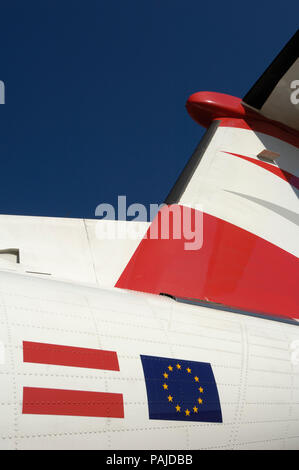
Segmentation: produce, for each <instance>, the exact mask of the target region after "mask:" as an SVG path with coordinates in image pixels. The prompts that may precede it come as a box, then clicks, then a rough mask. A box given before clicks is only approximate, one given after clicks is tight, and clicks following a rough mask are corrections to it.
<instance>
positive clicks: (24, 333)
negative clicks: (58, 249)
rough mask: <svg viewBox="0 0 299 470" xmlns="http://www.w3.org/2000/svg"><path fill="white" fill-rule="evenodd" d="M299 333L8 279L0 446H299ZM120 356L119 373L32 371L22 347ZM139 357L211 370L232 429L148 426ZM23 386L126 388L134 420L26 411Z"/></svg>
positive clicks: (0, 290)
mask: <svg viewBox="0 0 299 470" xmlns="http://www.w3.org/2000/svg"><path fill="white" fill-rule="evenodd" d="M298 331H299V330H298V327H297V326H294V325H288V324H284V323H280V322H275V321H271V320H263V319H258V318H253V317H247V316H245V315H238V314H233V313H228V312H221V311H216V310H213V309H208V308H204V307H198V306H192V305H186V304H181V303H177V302H175V301H173V300H172V299H169V298H166V297H161V296H153V295H149V294H141V293H135V292H129V291H122V290H118V289H111V290H102V289H99V288H92V287H87V286H80V285H72V284H69V283H63V282H58V281H53V280H52V281H51V280H49V279H38V278H34V277H30V276H24V275H20V274H12V273H0V338H1V341H2V342H3V343H4V345H5V348H6V350H7V360H6V363H5V365H1V368H0V416H1V420H0V448H1V449H9V448H14V449H65V448H68V449H78V448H79V449H84V448H87V449H88V448H94V449H144V448H149V449H198V448H201V449H210V448H215V449H261V448H267V449H268V448H275V449H293V448H297V449H299V400H298V390H299V366H295V365H294V363H293V362H292V360H291V353H292V349H291V348H290V345H291V344H293V342H294V341H296V340H298V339H299V332H298ZM24 340H25V341H37V342H43V343H51V344H60V345H69V346H77V347H83V348H84V347H87V348H98V349H105V350H110V351H116V352H117V355H118V359H119V365H120V371H119V372H114V371H101V370H92V369H80V368H76V367H63V366H54V365H53V366H52V365H43V364H30V363H23V355H22V342H23V341H24ZM140 354H146V355H154V356H162V357H169V358H176V359H182V360H183V359H185V360H195V361H202V362H209V363H211V365H212V368H213V372H214V375H215V378H216V382H217V386H218V391H219V395H220V400H221V407H222V413H223V423H200V422H192V423H188V422H185V421H184V422H180V421H164V420H150V419H149V417H148V406H147V395H146V387H145V381H144V376H143V371H142V365H141V361H140ZM24 386H32V387H46V388H63V389H74V390H88V391H106V392H117V393H122V394H123V395H124V409H125V418H124V419H108V418H84V417H71V416H41V415H23V414H22V389H23V387H24Z"/></svg>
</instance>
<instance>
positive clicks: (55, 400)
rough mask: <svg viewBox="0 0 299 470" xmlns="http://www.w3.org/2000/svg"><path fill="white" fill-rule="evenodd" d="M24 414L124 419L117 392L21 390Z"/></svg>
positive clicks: (122, 406) (122, 407)
mask: <svg viewBox="0 0 299 470" xmlns="http://www.w3.org/2000/svg"><path fill="white" fill-rule="evenodd" d="M23 414H38V415H61V416H65V415H67V416H93V417H98V418H100V417H107V418H123V417H124V405H123V396H122V395H121V394H120V393H102V392H83V391H78V390H58V389H57V390H56V389H51V388H33V387H24V388H23Z"/></svg>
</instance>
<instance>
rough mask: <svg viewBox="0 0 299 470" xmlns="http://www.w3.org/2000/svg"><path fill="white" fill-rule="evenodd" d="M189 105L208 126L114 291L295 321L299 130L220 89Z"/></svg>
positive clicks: (297, 306) (297, 313)
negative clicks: (193, 240)
mask: <svg viewBox="0 0 299 470" xmlns="http://www.w3.org/2000/svg"><path fill="white" fill-rule="evenodd" d="M187 110H188V112H189V114H190V115H191V116H192V117H193V119H195V120H196V121H197V122H198V123H200V124H202V125H204V126H205V127H208V131H207V133H206V135H205V136H204V138H203V140H202V141H201V143H200V145H199V146H198V148H197V149H196V151H195V153H194V154H193V156H192V157H191V159H190V160H189V162H188V163H187V165H186V167H185V169H184V170H183V172H182V174H181V176H180V177H179V179H178V181H177V182H176V184H175V186H174V188H173V190H172V191H171V192H170V194H169V196H168V198H167V201H166V202H167V204H168V205H166V206H165V207H163V208H162V209H161V211H160V213H159V214H158V216H157V217H156V219H155V220H154V221H153V223H152V225H151V227H150V228H149V230H148V233H147V235H146V236H145V238H144V239H143V240H142V241H141V243H140V244H139V246H138V248H137V250H136V251H135V253H134V255H133V257H132V258H131V260H130V262H129V263H128V265H127V267H126V268H125V270H124V272H123V273H122V275H121V277H120V278H119V280H118V282H117V284H116V287H119V288H125V289H132V290H137V291H143V292H150V293H154V294H160V293H165V294H169V295H172V296H174V297H180V298H188V299H192V300H196V301H201V302H205V303H206V304H207V305H211V306H212V305H215V304H218V305H220V306H221V305H222V306H223V307H225V308H231V309H235V310H236V309H237V310H240V311H244V312H248V313H257V314H261V315H267V316H270V317H273V316H276V317H287V318H297V319H298V318H299V294H298V289H297V283H298V278H299V266H298V254H299V249H298V238H299V210H298V194H299V191H298V190H299V132H297V131H296V130H295V129H294V128H290V127H288V126H286V125H285V124H284V123H283V122H280V123H279V122H278V121H277V120H273V119H269V118H267V117H265V116H264V115H262V114H261V113H260V112H259V111H257V110H253V109H252V108H249V107H247V106H246V105H245V104H244V103H243V102H242V101H241V100H240V99H239V98H235V97H231V96H228V95H223V94H220V93H210V92H200V93H195V94H194V95H192V96H191V97H190V98H189V100H188V101H187ZM170 204H171V205H170ZM185 208H189V210H190V212H191V215H190V214H189V217H188V218H187V219H188V221H189V222H190V220H191V225H192V229H191V233H193V236H194V237H196V230H197V231H199V230H201V238H202V245H200V246H198V245H196V244H195V246H194V249H192V248H191V249H190V243H189V248H187V249H186V243H187V242H190V230H187V231H186V230H185V228H186V227H185V223H186V220H187V219H186V217H185V218H184V209H185ZM165 215H168V216H169V220H171V221H172V223H173V230H172V231H168V235H169V233H170V235H169V236H165V233H164V231H163V221H165V220H166V218H167V217H165ZM199 216H200V217H199ZM196 220H200V227H199V226H197V225H196ZM178 229H180V230H178ZM153 233H154V234H155V235H156V236H155V237H153V236H152V234H153ZM177 233H180V237H178V236H177ZM157 234H158V235H157ZM186 234H188V235H186Z"/></svg>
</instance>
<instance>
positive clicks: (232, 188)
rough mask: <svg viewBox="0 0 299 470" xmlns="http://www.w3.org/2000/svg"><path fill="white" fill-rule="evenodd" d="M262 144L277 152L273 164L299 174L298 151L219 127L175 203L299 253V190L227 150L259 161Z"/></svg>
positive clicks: (269, 139)
mask: <svg viewBox="0 0 299 470" xmlns="http://www.w3.org/2000/svg"><path fill="white" fill-rule="evenodd" d="M265 148H266V149H268V150H271V151H274V152H277V153H279V154H280V157H279V158H278V159H277V164H275V163H273V164H272V165H273V166H278V167H279V168H281V169H282V170H285V171H288V172H290V173H292V174H294V175H296V176H299V173H298V168H299V166H298V162H299V149H297V148H295V147H294V146H292V145H290V144H287V143H285V142H282V141H280V140H279V139H276V138H274V137H271V136H267V135H265V134H261V133H257V132H253V131H251V130H246V129H236V128H229V127H219V128H218V129H217V131H216V133H215V136H214V137H213V139H212V141H211V142H210V144H209V146H208V148H207V150H206V152H205V154H204V156H203V158H202V160H201V162H200V164H199V165H198V167H197V169H196V171H195V173H194V175H193V177H192V179H191V181H190V182H189V184H188V186H187V188H186V190H185V192H184V193H183V195H182V197H181V199H180V201H179V202H180V203H181V204H188V205H191V206H193V207H195V206H196V205H197V204H199V205H201V207H202V210H203V212H206V213H208V214H211V215H213V216H215V217H218V218H221V219H223V220H226V221H227V222H230V223H232V224H234V225H237V226H238V227H241V228H243V229H245V230H247V231H249V232H251V233H254V234H255V235H258V236H259V237H261V238H264V239H265V240H268V241H269V242H271V243H273V244H275V245H277V246H279V247H280V248H282V249H284V250H286V251H288V252H289V253H292V254H294V255H296V256H298V255H299V248H298V239H299V203H298V195H299V191H298V190H297V189H296V188H295V187H293V186H291V185H290V184H289V183H288V182H287V181H284V180H283V179H281V178H279V177H278V176H276V175H274V174H273V173H271V172H270V171H268V170H265V169H263V168H261V167H259V166H257V165H255V164H254V163H252V162H248V161H245V160H243V159H241V158H238V157H236V156H232V155H229V154H228V153H226V152H231V153H236V154H240V155H244V156H248V157H251V158H253V159H255V160H258V158H257V155H258V154H259V153H260V152H261V151H262V150H263V149H265ZM235 193H240V194H241V195H243V197H241V196H240V195H237V194H235ZM246 197H248V199H246ZM250 197H254V198H257V199H260V201H259V202H258V201H256V202H254V201H253V200H250ZM263 203H265V204H270V205H272V207H273V210H271V208H269V207H265V206H264V205H263ZM275 206H276V207H275ZM275 209H277V211H276V210H275ZM282 214H283V215H282Z"/></svg>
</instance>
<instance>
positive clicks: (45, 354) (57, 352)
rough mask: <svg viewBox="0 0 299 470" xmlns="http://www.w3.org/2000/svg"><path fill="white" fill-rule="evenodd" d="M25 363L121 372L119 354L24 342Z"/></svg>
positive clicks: (100, 350)
mask: <svg viewBox="0 0 299 470" xmlns="http://www.w3.org/2000/svg"><path fill="white" fill-rule="evenodd" d="M23 357H24V362H33V363H37V364H53V365H56V366H70V367H86V368H90V369H104V370H117V371H119V364H118V358H117V354H116V352H114V351H104V350H102V349H88V348H77V347H72V346H60V345H57V344H46V343H34V342H31V341H23Z"/></svg>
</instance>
